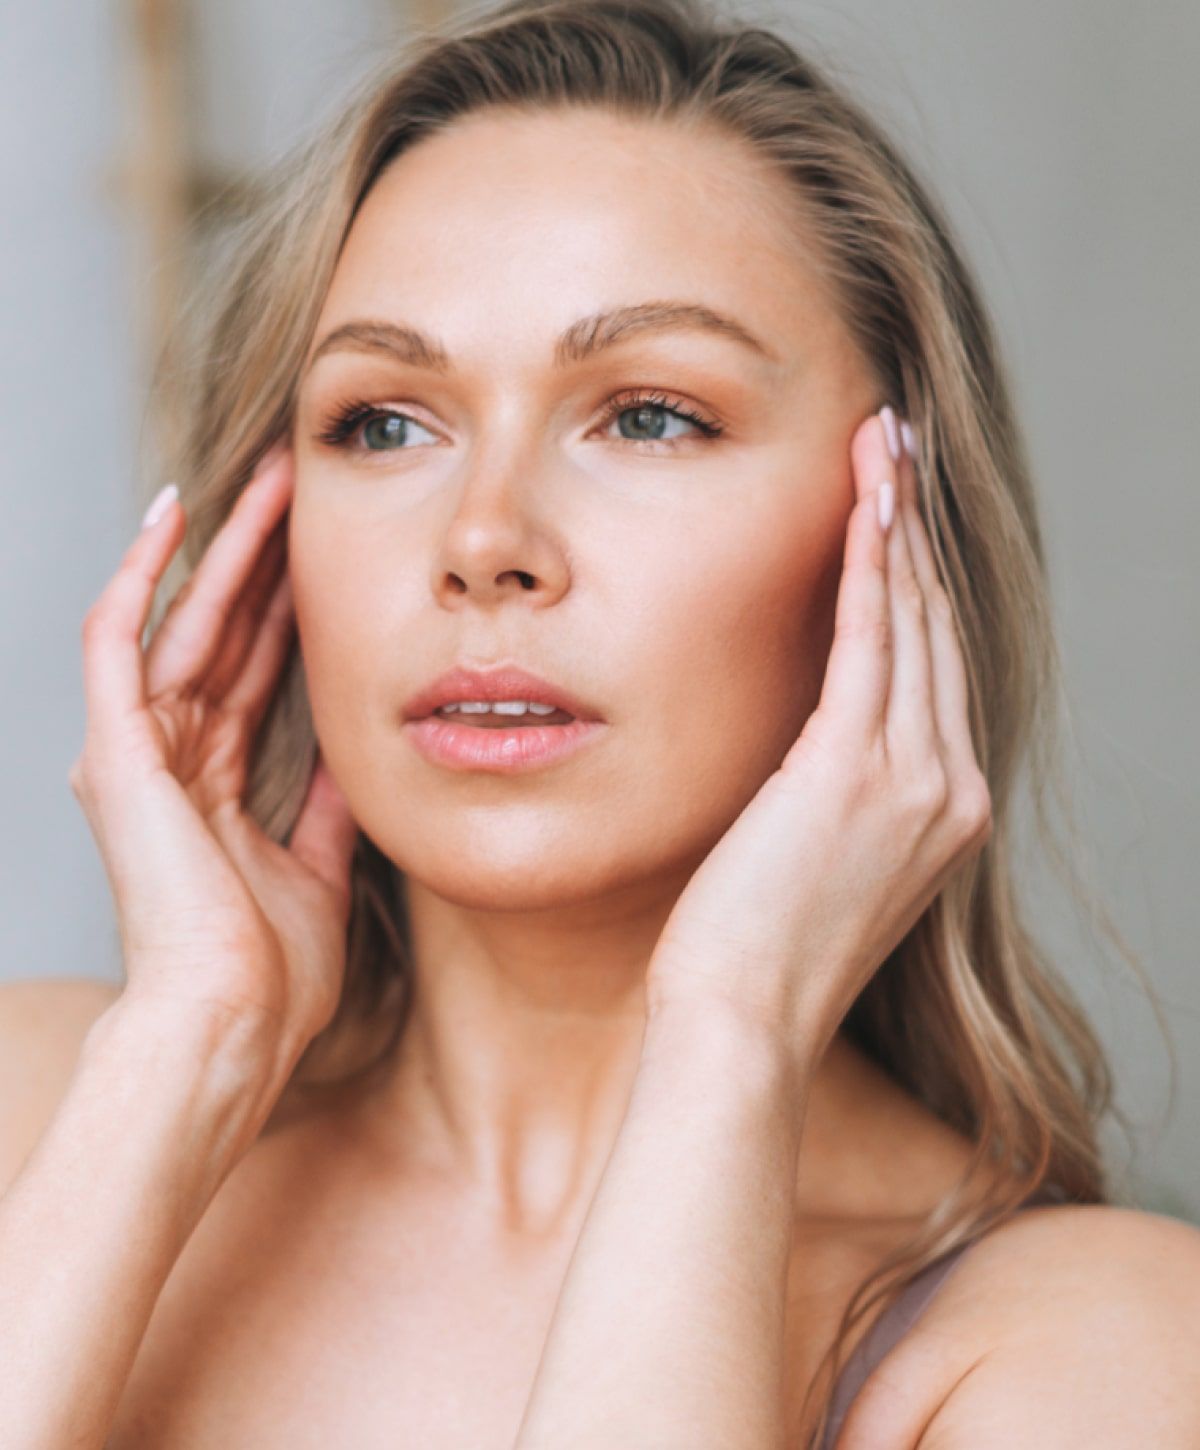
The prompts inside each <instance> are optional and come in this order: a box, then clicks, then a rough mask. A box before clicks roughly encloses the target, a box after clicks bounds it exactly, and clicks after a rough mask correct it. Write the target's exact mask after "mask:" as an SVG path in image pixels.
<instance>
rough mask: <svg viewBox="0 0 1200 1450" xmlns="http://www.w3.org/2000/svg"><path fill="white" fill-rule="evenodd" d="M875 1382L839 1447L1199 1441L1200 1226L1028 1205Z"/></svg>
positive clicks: (980, 1251) (983, 1247) (966, 1261)
mask: <svg viewBox="0 0 1200 1450" xmlns="http://www.w3.org/2000/svg"><path fill="white" fill-rule="evenodd" d="M872 1380H874V1381H875V1383H874V1384H872V1382H871V1380H869V1381H868V1382H867V1384H866V1385H865V1386H864V1388H863V1391H862V1392H861V1394H860V1396H859V1400H860V1401H861V1406H859V1405H856V1406H855V1408H856V1409H860V1416H859V1418H858V1419H857V1420H854V1419H853V1417H852V1416H851V1417H848V1418H847V1422H846V1427H845V1431H844V1432H843V1436H842V1442H843V1443H842V1444H840V1445H839V1447H838V1450H856V1447H858V1446H860V1445H861V1446H866V1445H876V1444H878V1445H881V1446H886V1447H888V1450H893V1447H894V1450H965V1447H968V1446H969V1447H971V1450H992V1447H995V1450H1000V1447H1002V1446H1003V1447H1011V1446H1012V1445H1026V1444H1028V1445H1032V1444H1036V1445H1039V1446H1045V1447H1047V1450H1058V1447H1061V1450H1074V1447H1077V1446H1082V1445H1086V1446H1088V1450H1141V1447H1144V1446H1146V1445H1154V1446H1156V1447H1159V1450H1185V1447H1187V1450H1194V1447H1196V1446H1200V1229H1197V1228H1195V1227H1193V1226H1192V1225H1190V1224H1188V1223H1185V1222H1183V1221H1182V1220H1179V1219H1174V1218H1168V1217H1165V1216H1162V1215H1159V1214H1154V1213H1148V1212H1144V1211H1141V1210H1138V1209H1129V1208H1119V1207H1111V1206H1106V1205H1071V1204H1065V1205H1061V1206H1048V1207H1043V1208H1036V1209H1028V1210H1026V1211H1025V1212H1023V1213H1020V1214H1017V1215H1015V1216H1014V1217H1013V1218H1012V1219H1010V1220H1009V1221H1008V1222H1006V1223H1004V1224H1003V1225H1001V1226H1000V1227H999V1228H997V1229H994V1230H993V1231H992V1232H991V1233H990V1234H987V1235H985V1236H984V1237H983V1238H982V1239H981V1240H980V1241H979V1242H978V1243H976V1244H974V1245H973V1246H972V1247H971V1248H970V1249H969V1250H968V1251H967V1252H966V1253H964V1254H963V1255H962V1257H961V1259H960V1260H959V1261H958V1263H957V1264H956V1266H955V1268H954V1271H953V1272H952V1273H951V1274H950V1276H949V1277H948V1278H947V1279H946V1281H945V1284H944V1285H943V1287H942V1288H941V1290H940V1291H939V1292H938V1294H937V1295H935V1297H934V1299H933V1300H932V1302H931V1304H930V1306H929V1307H928V1308H927V1309H926V1310H925V1312H924V1314H923V1315H922V1316H921V1318H920V1319H919V1320H918V1321H917V1324H916V1326H915V1327H914V1329H913V1330H911V1331H910V1332H909V1333H908V1334H907V1335H905V1336H904V1338H903V1339H902V1340H901V1341H900V1343H899V1345H898V1346H897V1348H896V1350H895V1351H893V1353H892V1354H891V1355H889V1356H888V1357H887V1359H885V1360H884V1361H883V1362H882V1363H881V1364H880V1365H879V1366H878V1368H877V1370H876V1371H875V1374H874V1375H873V1376H872ZM868 1390H869V1391H870V1393H869V1394H868ZM847 1432H849V1435H850V1438H848V1439H847V1438H846V1434H847ZM873 1437H874V1438H873Z"/></svg>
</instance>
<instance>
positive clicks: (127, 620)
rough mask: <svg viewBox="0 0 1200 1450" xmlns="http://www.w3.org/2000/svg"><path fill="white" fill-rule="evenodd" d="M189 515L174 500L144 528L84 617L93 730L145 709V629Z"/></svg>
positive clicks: (114, 725)
mask: <svg viewBox="0 0 1200 1450" xmlns="http://www.w3.org/2000/svg"><path fill="white" fill-rule="evenodd" d="M185 522H186V519H185V516H184V512H183V509H182V507H181V506H180V504H179V502H178V499H177V498H171V499H170V500H169V502H168V503H167V506H166V508H165V510H164V512H163V513H162V514H160V515H159V517H158V519H157V521H156V522H154V523H153V524H151V525H150V526H149V527H144V528H143V529H142V530H141V531H140V532H139V534H138V536H137V538H136V539H134V541H133V542H132V543H131V544H130V545H129V547H128V548H127V549H126V551H125V555H124V557H123V558H122V560H121V562H120V564H119V565H118V566H117V570H116V572H115V573H114V574H113V576H112V578H111V579H110V580H109V581H108V583H107V584H106V585H105V587H104V589H103V591H102V592H101V594H100V595H99V597H98V598H97V599H96V601H95V603H94V604H93V605H92V607H91V608H90V609H89V610H88V612H87V614H86V616H85V617H84V621H83V645H84V649H83V677H84V692H85V696H86V701H87V715H88V726H89V729H92V728H95V729H97V730H98V731H99V732H100V733H101V734H102V735H103V734H108V733H109V732H112V731H115V730H117V729H119V727H120V726H121V724H122V723H123V722H124V721H125V720H127V719H128V717H129V716H131V715H133V714H135V713H136V712H138V711H140V710H143V709H145V706H146V687H145V672H144V669H143V660H144V656H143V654H142V632H143V631H144V630H145V628H146V622H147V620H148V619H149V617H150V609H151V606H152V605H153V603H154V595H155V592H156V591H157V589H158V586H159V583H160V582H161V580H162V576H163V573H164V571H165V570H166V567H167V565H168V563H169V562H170V560H171V557H172V556H173V555H174V553H175V551H176V550H177V549H178V548H179V545H180V543H181V542H182V541H183V534H184V525H185Z"/></svg>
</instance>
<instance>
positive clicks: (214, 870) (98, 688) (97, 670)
mask: <svg viewBox="0 0 1200 1450" xmlns="http://www.w3.org/2000/svg"><path fill="white" fill-rule="evenodd" d="M292 468H293V458H292V453H291V449H290V446H289V445H288V444H287V442H286V440H284V441H282V442H280V443H278V444H276V445H275V447H274V448H272V449H271V450H270V451H269V452H268V453H267V454H266V455H264V457H263V459H262V460H261V462H260V464H259V467H258V469H257V470H256V473H255V476H254V477H253V478H252V479H251V481H250V482H249V483H248V484H247V486H246V488H245V489H244V490H243V492H242V494H241V495H240V496H239V498H238V500H237V502H236V504H235V505H234V507H233V509H232V511H231V512H230V515H229V517H228V519H227V520H226V521H225V523H224V524H223V525H222V527H221V529H220V531H219V532H218V534H217V535H216V537H215V538H214V539H213V541H212V543H211V545H210V546H209V548H208V549H207V550H206V551H205V554H204V556H203V558H202V559H201V561H200V563H199V564H198V565H197V567H196V569H195V571H194V573H193V574H192V575H191V577H190V578H189V579H188V580H187V581H186V582H185V584H184V586H183V587H182V588H181V589H180V591H179V592H178V594H177V595H176V597H175V598H174V599H173V600H172V602H171V605H170V607H169V608H168V610H167V612H166V614H165V616H164V618H163V620H162V622H161V624H160V625H159V627H158V629H157V630H156V632H155V634H154V636H153V638H152V640H151V642H150V644H149V647H148V649H146V650H143V646H142V637H143V633H144V631H145V628H146V624H147V621H148V618H149V614H150V609H151V605H152V603H153V600H154V595H155V591H156V589H157V587H158V584H159V582H160V580H161V578H162V575H163V572H164V570H165V569H166V567H167V564H168V563H169V561H170V560H171V558H172V556H173V555H174V553H175V551H176V550H177V549H178V547H179V545H180V543H181V542H182V540H183V535H184V528H185V523H186V519H185V515H184V511H183V508H182V507H181V506H180V504H179V503H178V501H173V502H171V503H170V505H169V506H168V507H167V509H166V511H165V513H163V514H162V515H161V516H160V517H159V518H158V519H157V521H156V522H155V523H154V524H152V525H151V526H150V527H148V528H143V529H142V530H141V532H140V533H139V535H138V537H137V538H136V539H135V540H134V541H133V543H132V544H130V546H129V548H128V550H127V551H126V554H125V557H124V558H123V559H122V561H121V563H120V566H119V567H118V569H117V571H116V573H115V574H114V575H113V576H112V578H111V579H110V580H109V582H108V584H107V586H106V587H105V589H104V591H103V592H102V593H101V595H100V596H99V598H98V599H97V600H96V602H95V603H94V604H93V605H92V607H91V609H90V610H89V611H88V613H87V616H86V618H85V620H84V624H83V645H84V686H85V694H86V700H87V730H86V736H85V740H84V745H83V750H82V752H81V753H80V755H79V758H78V759H77V760H76V761H75V763H74V765H73V766H72V767H71V770H70V773H69V780H70V784H71V788H72V790H73V791H74V793H75V795H76V797H77V799H78V800H79V802H80V805H81V806H82V807H83V810H84V812H85V814H86V816H87V818H88V823H89V825H90V827H91V830H92V833H93V835H94V836H95V838H96V841H97V844H98V845H99V848H100V852H101V855H102V857H103V860H104V866H105V870H106V872H107V874H108V879H109V884H110V887H111V889H112V893H113V897H114V901H115V904H116V910H117V916H118V921H119V926H120V932H121V941H122V947H123V952H124V963H125V973H126V987H125V991H124V993H123V995H122V998H121V1000H122V1001H125V1000H129V999H136V1000H153V1001H154V1002H157V1003H166V1004H167V1005H182V1006H183V1007H184V1009H185V1010H190V1011H196V1010H213V1011H216V1012H217V1013H218V1014H222V1015H229V1014H232V1015H233V1016H234V1017H235V1018H236V1019H237V1020H239V1021H241V1020H247V1019H250V1018H253V1019H254V1020H255V1025H264V1024H265V1025H266V1026H267V1027H268V1028H269V1029H270V1031H269V1034H268V1039H267V1040H269V1041H272V1042H274V1043H278V1042H283V1043H284V1044H286V1045H287V1047H288V1048H289V1049H290V1050H291V1051H292V1052H293V1053H294V1054H298V1053H299V1052H300V1051H302V1050H303V1047H304V1046H305V1045H306V1044H307V1042H308V1041H310V1040H311V1038H312V1037H314V1036H315V1035H316V1034H317V1032H319V1031H320V1030H321V1028H322V1027H324V1026H326V1025H327V1023H328V1022H329V1021H330V1019H331V1018H332V1016H333V1013H334V1011H335V1010H336V1007H337V1003H338V999H339V997H340V994H341V988H342V981H343V978H344V975H345V962H346V956H345V953H346V928H347V925H348V921H349V911H350V862H351V858H352V855H353V851H354V844H355V840H356V836H357V827H356V824H355V822H354V819H353V817H352V816H351V814H350V811H349V807H348V806H347V804H346V801H345V798H344V797H343V796H342V794H341V792H340V790H339V789H338V787H337V786H336V784H335V783H334V781H333V778H332V776H331V775H330V774H329V771H328V769H327V768H326V766H325V765H324V762H323V761H322V760H321V758H320V756H318V758H317V761H316V765H315V768H314V771H313V776H312V780H311V783H310V786H309V789H308V793H307V796H306V798H305V801H304V805H303V808H302V810H301V812H300V816H299V819H298V820H297V823H296V826H295V829H294V831H293V833H292V836H291V838H290V844H289V845H288V846H286V847H285V846H282V845H280V844H279V843H277V842H275V841H273V840H271V839H270V838H269V837H268V836H267V835H266V833H265V832H264V831H263V830H262V829H261V827H260V826H259V825H258V823H257V822H256V821H255V820H253V819H252V817H250V816H249V815H248V814H247V813H246V810H245V806H244V801H243V796H244V793H245V789H246V783H247V777H248V756H249V752H250V749H251V746H252V744H253V742H254V738H255V735H256V733H257V730H258V727H259V725H260V724H261V721H262V718H263V716H264V714H265V713H266V709H267V706H268V705H269V703H270V701H271V698H272V696H273V694H274V691H275V688H276V686H277V684H278V676H279V671H280V668H281V666H282V664H283V662H284V660H285V658H286V656H287V652H288V647H289V644H290V642H291V637H292V628H293V623H294V621H293V616H292V597H291V588H290V579H289V576H288V572H287V559H286V545H287V527H286V513H287V508H288V505H289V501H290V497H291V491H292ZM276 1031H278V1033H279V1034H280V1036H279V1037H276V1036H275V1032H276Z"/></svg>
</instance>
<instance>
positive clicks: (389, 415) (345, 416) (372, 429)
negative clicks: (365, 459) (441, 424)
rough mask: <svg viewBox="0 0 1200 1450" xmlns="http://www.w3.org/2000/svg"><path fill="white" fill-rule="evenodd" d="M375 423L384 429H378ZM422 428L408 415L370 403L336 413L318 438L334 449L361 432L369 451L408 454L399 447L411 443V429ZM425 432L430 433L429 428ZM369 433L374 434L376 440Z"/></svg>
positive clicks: (356, 405)
mask: <svg viewBox="0 0 1200 1450" xmlns="http://www.w3.org/2000/svg"><path fill="white" fill-rule="evenodd" d="M376 424H381V425H382V426H381V427H376V426H375V425H376ZM421 426H422V425H421V424H420V423H418V422H417V420H416V419H415V418H413V417H410V416H409V414H407V413H399V412H397V411H395V409H392V408H373V407H371V405H370V404H369V403H349V404H347V405H346V406H345V407H343V408H341V409H339V410H338V412H337V413H335V414H334V416H333V417H332V418H331V419H330V421H329V423H328V424H327V426H326V427H325V428H324V429H323V430H322V432H320V433H319V434H318V435H317V436H318V437H319V438H320V440H321V442H322V443H327V444H329V446H330V447H331V448H339V447H342V446H343V445H344V444H345V443H346V442H347V441H348V440H349V439H350V438H351V437H353V435H354V434H355V433H357V432H359V431H360V429H361V431H362V435H363V439H364V441H365V442H366V445H367V451H368V452H370V453H395V452H404V451H405V450H404V449H403V448H401V447H399V446H398V445H399V444H401V443H403V442H406V441H408V432H409V429H410V428H413V427H416V428H420V427H421ZM425 432H426V433H428V432H429V430H428V428H426V429H425ZM369 434H372V435H373V439H374V441H372V437H369V436H368V435H369ZM432 436H433V435H432V434H430V437H432Z"/></svg>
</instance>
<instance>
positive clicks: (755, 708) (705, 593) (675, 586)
mask: <svg viewBox="0 0 1200 1450" xmlns="http://www.w3.org/2000/svg"><path fill="white" fill-rule="evenodd" d="M731 532H732V531H723V532H722V534H721V536H720V537H719V538H714V539H712V540H711V541H709V547H707V548H702V547H700V546H699V544H698V543H697V541H695V540H692V541H690V548H689V550H688V553H687V557H686V559H681V560H680V562H679V565H678V566H677V567H674V568H673V570H672V572H671V573H670V575H669V576H668V577H667V578H666V579H663V578H662V569H661V557H660V559H659V584H658V586H657V588H656V591H655V593H654V595H653V596H651V597H654V598H655V612H654V617H655V618H656V619H657V621H658V623H657V626H656V627H654V628H650V627H648V628H647V630H646V633H645V635H644V641H645V650H644V653H643V658H642V662H641V670H640V673H641V674H642V676H643V679H644V682H645V687H646V692H647V693H646V698H647V699H654V700H658V701H663V700H667V701H670V702H674V703H673V704H672V705H671V706H670V708H669V709H668V708H664V709H662V710H660V711H659V712H658V713H657V716H656V718H657V719H659V720H660V721H665V720H666V718H667V717H668V716H670V717H672V728H671V729H670V731H669V732H667V733H666V734H664V736H663V738H662V741H661V744H662V747H663V758H664V759H669V760H672V761H674V762H675V764H674V766H673V767H672V768H676V769H680V770H682V769H684V768H685V767H686V768H689V769H691V770H692V771H693V772H702V773H703V774H704V775H705V776H706V777H707V778H708V779H709V780H710V781H712V782H717V781H720V780H725V781H726V782H727V783H728V789H729V790H730V791H731V792H732V793H733V794H734V795H737V794H743V795H744V794H745V793H746V792H747V791H749V792H751V793H752V792H753V790H755V789H757V788H758V786H759V785H760V784H761V783H762V781H764V780H765V779H766V777H767V776H768V775H769V774H770V773H771V771H772V770H774V769H775V768H776V767H777V766H778V765H779V763H780V761H781V760H782V758H783V756H784V755H785V754H786V753H787V751H788V749H789V748H790V746H791V744H792V742H793V741H794V740H795V739H796V736H797V735H798V734H799V733H800V730H801V728H802V727H803V725H804V722H805V720H806V719H807V718H808V716H809V714H811V712H812V710H813V709H814V707H815V706H816V703H817V699H818V698H819V696H820V691H821V683H822V680H823V678H824V673H825V664H826V661H827V660H828V656H829V647H830V643H831V641H832V635H833V618H834V609H835V605H836V599H837V586H838V581H839V578H840V573H841V558H842V549H843V542H844V536H845V519H844V518H843V517H842V516H841V514H840V513H834V512H830V511H829V510H828V509H827V510H826V511H825V513H824V515H823V516H822V515H818V514H817V513H816V512H815V511H812V512H807V513H805V514H804V515H803V516H801V517H797V518H789V519H787V520H785V521H781V520H780V519H779V518H778V516H775V517H774V518H771V519H763V520H759V521H758V522H757V523H754V522H753V521H750V522H748V523H746V524H743V525H741V526H740V527H739V528H737V530H736V532H735V535H734V537H731ZM648 624H649V621H648Z"/></svg>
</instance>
